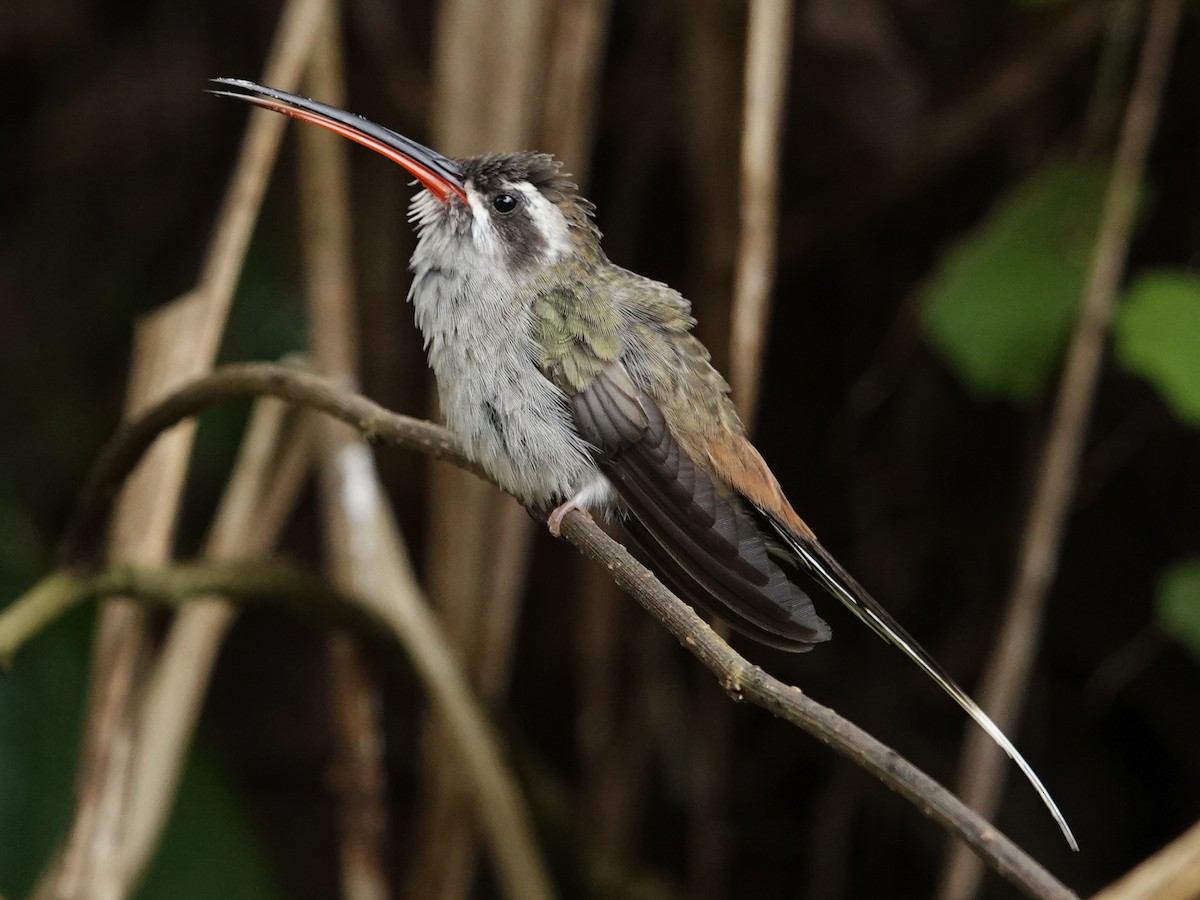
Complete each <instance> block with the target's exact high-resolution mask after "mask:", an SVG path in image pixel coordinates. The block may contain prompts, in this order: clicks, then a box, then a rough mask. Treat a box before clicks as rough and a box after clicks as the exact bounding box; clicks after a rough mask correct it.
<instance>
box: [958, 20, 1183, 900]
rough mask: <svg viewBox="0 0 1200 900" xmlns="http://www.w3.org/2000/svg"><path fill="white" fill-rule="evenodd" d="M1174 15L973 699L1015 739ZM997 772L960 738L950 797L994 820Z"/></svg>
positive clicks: (1117, 190) (971, 875)
mask: <svg viewBox="0 0 1200 900" xmlns="http://www.w3.org/2000/svg"><path fill="white" fill-rule="evenodd" d="M1180 7H1181V2H1180V0H1155V2H1154V4H1153V5H1152V6H1151V7H1150V14H1149V18H1148V20H1147V23H1146V33H1145V37H1144V38H1143V43H1142V51H1141V61H1140V63H1139V66H1138V72H1137V75H1136V78H1135V81H1134V84H1133V87H1132V89H1131V91H1130V95H1129V103H1128V106H1127V108H1126V112H1125V120H1124V123H1123V124H1122V127H1121V136H1120V140H1119V142H1118V144H1117V150H1116V154H1115V155H1114V158H1113V167H1112V173H1111V175H1110V177H1109V182H1108V188H1107V191H1106V193H1105V197H1104V204H1103V207H1102V208H1101V215H1100V224H1099V230H1098V232H1097V235H1096V243H1095V245H1094V247H1093V248H1092V258H1091V264H1090V266H1089V269H1088V276H1087V282H1086V285H1085V287H1084V293H1083V299H1082V302H1081V305H1080V310H1079V318H1078V320H1077V322H1076V326H1075V333H1074V335H1073V336H1072V338H1071V344H1070V347H1069V348H1068V351H1067V358H1066V363H1065V365H1064V368H1063V375H1062V380H1061V382H1060V384H1059V391H1058V397H1057V399H1056V401H1055V405H1054V412H1053V416H1052V419H1051V423H1050V431H1049V433H1048V434H1047V436H1046V443H1045V447H1044V450H1043V452H1042V458H1041V463H1040V465H1039V469H1038V473H1037V479H1036V482H1035V487H1034V493H1033V498H1032V500H1031V502H1030V505H1029V509H1028V512H1027V515H1026V519H1025V527H1024V530H1023V532H1022V539H1021V547H1020V551H1019V554H1018V558H1017V565H1016V575H1015V578H1014V582H1013V587H1012V592H1011V594H1010V595H1009V599H1008V603H1007V605H1006V608H1005V612H1004V617H1003V620H1002V622H1001V624H1000V628H999V632H998V634H999V638H998V640H997V643H996V646H995V648H994V650H993V652H992V657H991V659H990V660H989V663H988V666H987V669H986V670H985V673H984V676H983V682H982V687H981V688H980V691H979V699H980V701H981V705H982V706H983V708H984V709H985V710H987V711H988V713H989V715H991V716H992V718H993V719H994V720H995V722H996V724H997V725H999V726H1000V727H1001V728H1002V729H1004V730H1005V731H1006V732H1008V733H1009V734H1012V733H1013V732H1014V730H1015V729H1014V726H1015V724H1016V719H1017V716H1018V714H1019V712H1020V709H1021V707H1022V705H1023V703H1024V699H1025V694H1026V690H1027V688H1028V685H1029V678H1030V673H1031V670H1032V666H1033V660H1034V657H1035V655H1036V652H1037V648H1038V646H1039V644H1040V636H1041V626H1042V618H1043V615H1044V610H1045V604H1046V598H1047V596H1048V594H1049V592H1050V587H1051V585H1052V583H1053V581H1054V576H1055V572H1056V571H1057V567H1058V558H1059V552H1060V549H1061V547H1062V541H1063V535H1064V533H1065V531H1066V525H1067V517H1068V515H1069V513H1070V510H1071V501H1072V498H1073V497H1074V495H1075V484H1076V478H1077V472H1078V468H1079V460H1080V457H1081V455H1082V452H1083V445H1084V439H1085V437H1086V434H1087V426H1088V420H1089V418H1090V415H1091V409H1092V403H1093V400H1094V398H1095V395H1096V386H1097V384H1098V382H1099V376H1100V369H1101V365H1102V363H1103V358H1104V347H1105V343H1106V342H1107V338H1108V329H1109V324H1110V322H1111V320H1112V313H1113V308H1114V306H1115V304H1116V297H1117V291H1118V288H1119V286H1120V280H1121V274H1122V271H1123V270H1124V267H1125V257H1126V254H1127V252H1128V249H1129V240H1130V237H1131V235H1132V233H1133V225H1134V217H1135V213H1136V209H1137V200H1138V190H1139V186H1140V184H1141V181H1142V176H1143V172H1144V170H1145V165H1146V156H1147V154H1148V152H1149V148H1150V142H1151V139H1152V137H1153V135H1154V128H1155V124H1156V122H1157V120H1158V111H1159V106H1160V104H1161V101H1162V94H1163V88H1164V86H1165V84H1166V80H1167V73H1168V72H1169V71H1170V65H1171V51H1172V48H1173V46H1174V43H1175V35H1176V32H1177V30H1178V25H1179V16H1180ZM1003 762H1004V761H1003V758H1002V757H1001V755H1000V754H999V753H998V752H995V748H994V747H993V746H992V745H990V744H989V743H988V742H987V740H986V739H981V737H980V735H979V733H975V732H969V733H968V734H967V737H966V740H965V742H964V748H963V754H962V760H961V764H960V772H961V773H962V775H961V778H960V790H961V793H962V796H963V798H964V800H965V801H966V802H967V803H968V804H969V805H970V806H972V807H973V808H975V809H978V810H980V811H981V812H982V813H983V814H984V815H987V816H991V815H994V813H995V810H996V807H997V805H998V804H999V800H1000V794H1001V791H1002V788H1003V784H1004V773H1005V769H1004V765H1003ZM981 875H982V872H981V870H980V868H979V866H978V864H977V863H976V862H975V861H974V860H973V859H972V858H971V857H970V856H968V855H966V854H965V853H964V852H963V851H962V849H961V848H959V847H957V846H953V847H949V848H948V849H947V860H946V865H945V867H944V869H943V872H942V879H941V889H940V891H939V897H941V898H944V900H951V898H962V897H970V896H973V895H974V894H975V892H976V890H977V889H978V886H979V882H980V877H981Z"/></svg>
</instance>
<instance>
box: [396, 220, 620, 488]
mask: <svg viewBox="0 0 1200 900" xmlns="http://www.w3.org/2000/svg"><path fill="white" fill-rule="evenodd" d="M453 240H454V238H453V236H451V235H449V234H447V233H446V232H442V231H439V230H436V229H430V230H428V231H426V232H424V234H423V235H422V237H421V240H419V241H418V244H417V249H416V252H414V254H413V259H412V269H413V283H412V288H411V290H410V292H409V299H410V300H411V301H412V304H413V307H414V310H415V313H416V321H417V326H418V327H419V328H420V329H421V332H422V333H423V334H424V336H425V346H426V351H427V352H428V356H429V364H430V366H431V367H432V368H433V371H434V374H435V376H436V377H437V383H438V394H439V397H440V400H441V405H442V413H443V414H444V415H445V417H446V424H447V425H448V426H449V427H450V429H451V430H452V431H453V432H454V433H455V434H456V435H457V436H458V438H459V439H460V440H461V441H462V442H463V444H464V446H465V448H466V450H467V453H468V454H470V456H471V457H472V458H473V459H474V460H475V461H476V462H478V463H480V464H481V465H482V466H483V467H484V468H485V469H486V470H487V471H488V472H489V473H490V474H491V475H492V477H493V478H494V479H495V480H496V482H497V483H498V484H499V485H500V486H501V487H503V488H504V489H505V490H507V491H509V492H510V493H512V494H514V495H516V496H517V497H518V498H519V499H521V500H522V501H523V502H525V503H540V504H545V503H550V502H557V501H559V500H562V499H564V498H568V497H573V496H575V495H576V494H578V493H579V492H580V491H582V490H584V489H585V488H587V487H588V486H594V485H595V484H597V483H598V482H603V481H604V479H603V476H602V475H601V474H600V472H599V470H598V469H597V468H596V466H595V464H594V463H593V462H592V460H591V457H590V456H589V453H588V448H587V445H586V444H585V443H584V442H583V441H582V440H581V439H580V437H579V435H578V434H576V432H575V429H574V426H573V425H572V423H571V420H570V412H569V410H568V406H567V399H566V397H565V395H564V394H563V393H562V392H561V391H560V390H559V389H558V388H556V387H555V386H554V385H553V384H551V383H550V382H549V381H547V380H546V378H545V377H543V376H542V374H541V372H540V371H538V369H537V366H536V364H535V360H536V356H537V352H536V346H535V343H534V341H533V339H532V337H531V336H530V321H529V315H530V305H529V303H528V302H527V301H526V300H524V299H523V298H521V297H519V296H515V294H516V293H517V292H516V290H515V286H514V285H512V284H501V283H498V281H497V279H496V277H495V275H494V273H492V272H490V271H479V270H476V269H473V268H472V267H471V265H470V263H469V260H471V259H472V258H475V257H474V256H473V254H469V253H467V254H456V253H454V252H453V249H454V248H449V247H446V246H444V245H443V244H444V243H445V242H447V241H453ZM448 260H454V261H455V262H454V263H453V265H447V261H448ZM463 260H467V261H468V262H463Z"/></svg>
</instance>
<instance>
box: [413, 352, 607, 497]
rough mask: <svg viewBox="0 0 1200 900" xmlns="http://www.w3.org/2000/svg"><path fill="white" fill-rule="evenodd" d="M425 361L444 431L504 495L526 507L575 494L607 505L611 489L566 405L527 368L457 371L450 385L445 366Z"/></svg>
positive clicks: (513, 364)
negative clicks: (435, 385)
mask: <svg viewBox="0 0 1200 900" xmlns="http://www.w3.org/2000/svg"><path fill="white" fill-rule="evenodd" d="M459 361H460V362H461V361H462V360H459ZM430 362H431V363H432V364H433V368H434V372H435V374H436V375H437V378H438V393H439V397H440V400H441V404H442V413H443V415H445V417H446V424H447V425H448V426H449V427H450V430H451V431H453V432H454V433H455V435H456V436H457V437H458V438H459V440H461V441H462V442H463V445H464V448H465V449H466V451H467V453H468V454H469V455H470V457H471V458H472V459H473V460H475V461H476V462H478V463H479V464H480V465H481V466H483V468H484V469H485V470H486V471H487V472H488V474H490V475H491V476H492V478H493V479H495V481H496V483H497V484H499V485H500V487H501V488H503V489H504V490H506V491H508V492H509V493H510V494H513V495H514V496H515V497H517V499H519V500H521V501H522V502H523V503H526V504H536V505H548V504H556V503H558V502H561V501H562V500H565V499H570V498H574V497H576V496H578V495H583V496H582V498H581V499H582V501H583V502H582V503H581V505H587V506H591V507H593V508H594V507H596V506H599V505H605V504H607V502H608V501H609V500H610V498H611V496H612V492H611V488H610V487H609V485H608V481H607V479H605V478H604V476H603V475H602V474H601V473H600V470H599V469H598V468H597V467H596V464H595V463H594V462H593V461H592V457H591V453H590V450H589V448H588V446H587V444H586V443H584V441H583V440H582V439H581V438H580V437H579V435H578V434H577V433H576V431H575V428H574V426H573V424H572V423H571V420H570V413H569V411H568V409H567V404H566V398H565V397H564V396H563V394H562V393H561V392H560V391H559V390H558V389H557V388H555V387H554V385H552V384H551V383H550V382H549V381H547V380H546V379H545V378H544V377H542V375H541V373H540V372H538V371H537V370H536V369H535V368H533V367H532V364H529V363H526V364H525V365H526V366H528V368H527V369H525V368H524V367H523V366H521V365H520V361H517V360H506V361H505V362H506V364H505V365H501V366H496V367H488V369H487V371H486V374H485V371H484V370H483V369H482V368H481V369H479V370H477V371H475V372H472V373H469V374H467V373H464V372H463V371H462V370H461V369H460V370H458V371H456V372H455V374H454V376H452V377H451V378H447V377H445V376H446V374H447V373H446V372H445V371H444V370H445V369H446V364H447V363H448V362H449V361H448V360H446V359H444V358H442V359H438V360H434V359H433V358H432V356H431V359H430ZM451 368H453V366H452V367H451ZM523 369H524V370H523ZM439 370H443V371H439Z"/></svg>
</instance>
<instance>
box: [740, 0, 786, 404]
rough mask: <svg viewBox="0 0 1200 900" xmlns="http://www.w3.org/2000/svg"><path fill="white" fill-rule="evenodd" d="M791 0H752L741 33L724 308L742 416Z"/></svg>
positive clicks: (755, 391)
mask: <svg viewBox="0 0 1200 900" xmlns="http://www.w3.org/2000/svg"><path fill="white" fill-rule="evenodd" d="M791 44H792V3H791V2H790V0H754V2H752V3H751V4H750V23H749V26H748V31H747V35H746V73H745V87H744V89H743V90H744V97H743V101H742V102H743V106H742V169H741V177H740V179H739V181H740V187H741V190H740V196H741V209H740V214H741V215H740V221H741V230H740V234H739V236H738V252H737V261H736V264H735V267H734V280H733V309H732V311H731V313H730V323H729V324H730V339H729V345H730V350H729V363H730V369H729V372H730V384H731V385H732V387H733V396H734V398H735V399H736V400H737V404H738V411H739V412H740V413H741V415H742V419H743V421H745V422H746V423H747V425H748V426H749V424H750V423H751V422H752V421H753V419H754V415H755V411H756V410H757V408H758V395H759V385H760V382H761V379H762V362H763V355H764V353H765V352H766V334H767V324H768V321H769V319H770V315H771V293H772V290H773V288H774V282H775V250H776V236H777V233H778V230H779V221H778V218H779V160H780V154H781V152H782V147H783V123H784V111H785V107H786V101H787V76H788V60H789V55H790V54H789V51H790V49H791Z"/></svg>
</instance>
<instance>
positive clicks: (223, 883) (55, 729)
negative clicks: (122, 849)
mask: <svg viewBox="0 0 1200 900" xmlns="http://www.w3.org/2000/svg"><path fill="white" fill-rule="evenodd" d="M22 587H23V585H22V581H21V580H20V579H17V578H14V577H12V576H11V575H7V576H6V575H5V574H3V573H0V596H3V597H4V598H11V597H15V596H18V595H19V593H20V589H21V588H22ZM94 618H95V616H94V608H93V607H91V606H88V607H84V608H82V609H80V610H77V611H76V612H74V613H72V614H71V615H69V616H67V617H65V618H64V619H62V620H60V621H59V622H57V623H55V624H54V625H53V626H52V627H51V628H49V629H47V630H46V631H45V632H43V633H42V634H40V635H38V637H37V638H35V639H34V640H33V641H32V642H31V643H30V644H29V645H28V646H26V647H25V648H23V649H22V650H21V652H20V654H19V655H18V657H17V662H16V664H15V665H14V667H13V669H12V671H11V672H8V673H5V675H4V677H2V678H0V896H5V897H23V896H25V895H26V894H27V893H28V891H29V889H30V888H31V887H32V885H33V883H34V880H35V879H36V878H37V876H38V874H39V872H40V871H41V869H42V867H43V866H44V864H45V860H46V852H47V850H48V849H49V848H51V847H53V846H54V845H55V843H56V842H57V841H58V840H59V839H60V838H61V837H62V836H63V831H64V829H65V827H66V825H67V822H68V819H69V816H70V812H71V804H72V794H73V786H74V780H75V752H76V748H77V746H78V743H79V736H80V729H81V726H82V714H83V698H84V695H85V687H86V685H87V672H88V659H89V645H90V641H91V631H92V622H93V619H94ZM280 896H282V894H281V893H280V891H279V890H278V888H277V887H276V884H275V880H274V876H273V874H272V871H271V867H270V865H269V864H268V862H267V858H266V854H265V852H264V849H263V847H262V845H261V843H260V841H259V839H258V837H257V834H256V832H255V828H254V826H253V823H252V822H251V820H250V818H249V816H248V814H247V811H246V806H245V801H244V799H243V798H242V797H241V794H240V793H239V791H238V789H237V788H236V786H235V785H234V784H233V781H232V780H231V778H230V775H229V773H228V772H227V771H226V769H225V767H224V766H223V764H222V763H221V762H220V759H219V757H218V756H217V754H216V753H215V752H214V751H213V750H212V749H211V748H209V747H207V746H206V745H205V744H204V743H203V742H201V743H200V745H199V746H198V747H196V748H195V749H194V750H193V752H192V753H191V755H190V757H189V759H188V764H187V767H186V768H185V771H184V773H183V779H182V783H181V785H180V789H179V794H178V797H177V801H176V804H175V809H174V811H173V813H172V817H171V820H170V822H169V823H168V825H167V828H166V831H165V833H164V836H163V841H162V844H161V846H160V848H159V852H158V854H157V855H156V857H155V858H154V860H153V862H152V865H151V867H150V870H149V872H148V873H147V878H146V882H145V885H144V887H143V888H142V890H141V891H140V892H139V893H138V897H139V898H140V900H168V898H170V900H210V898H213V897H222V898H230V900H242V898H244V900H259V898H261V900H272V898H275V897H280Z"/></svg>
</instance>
